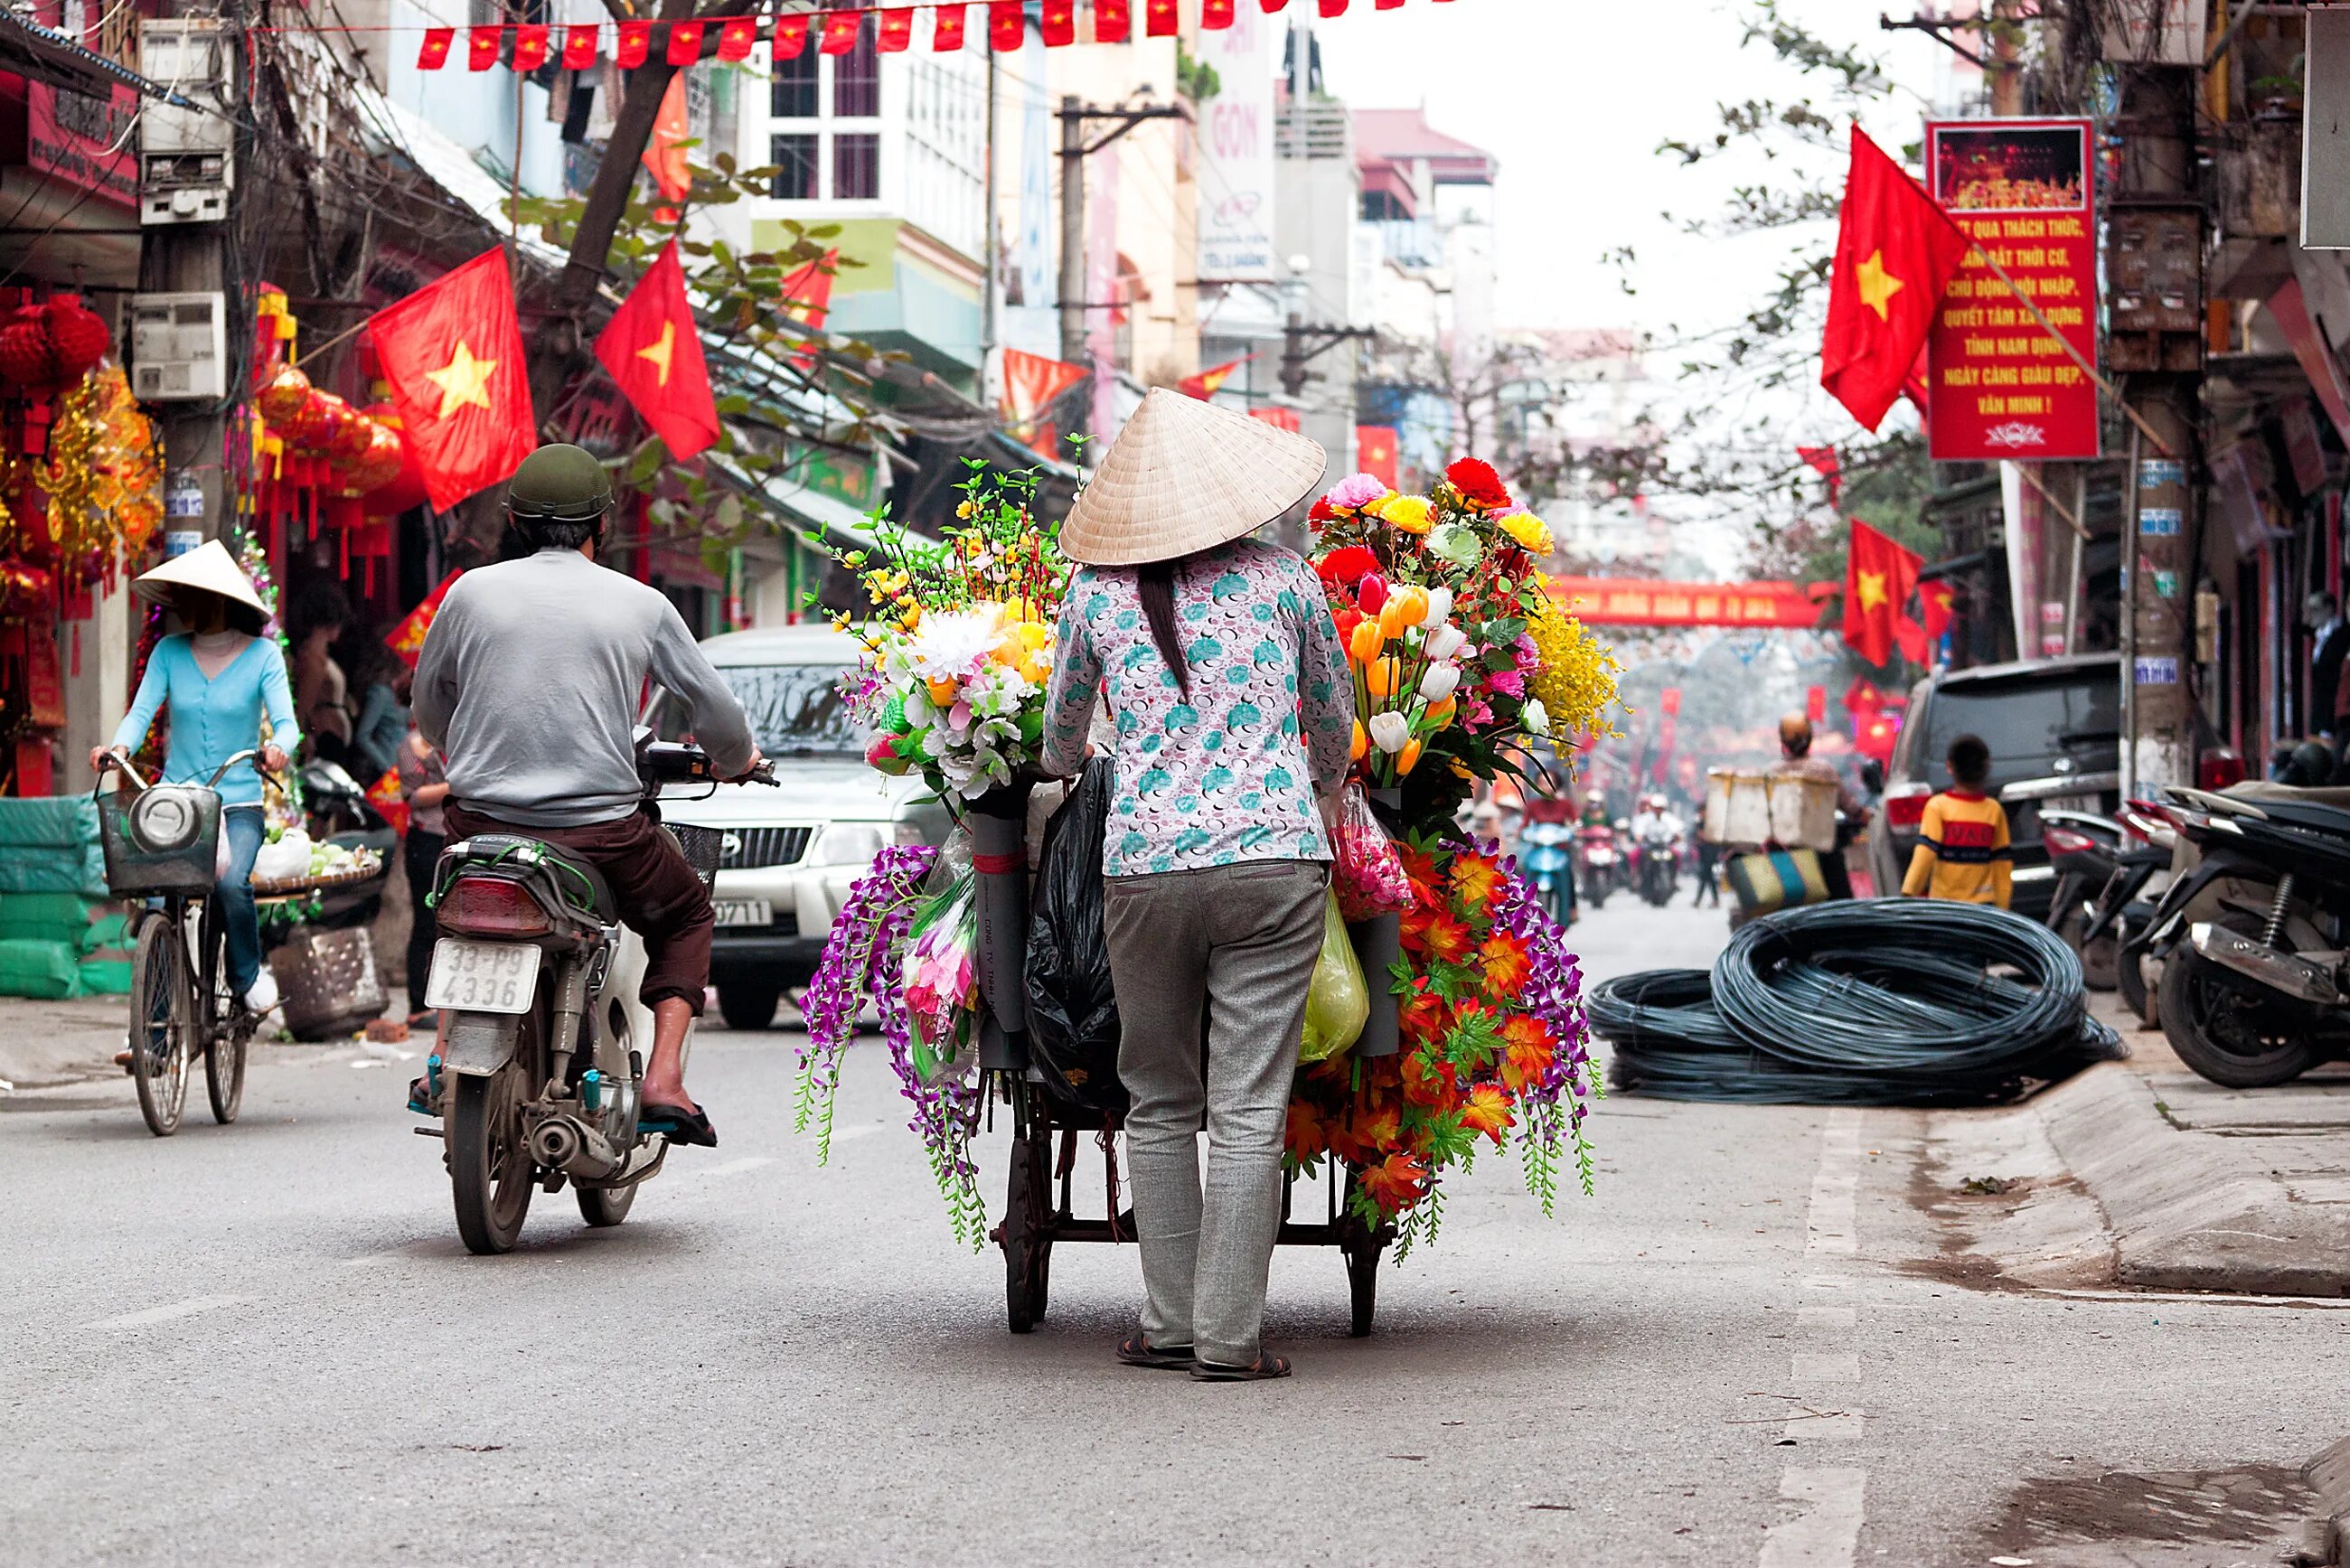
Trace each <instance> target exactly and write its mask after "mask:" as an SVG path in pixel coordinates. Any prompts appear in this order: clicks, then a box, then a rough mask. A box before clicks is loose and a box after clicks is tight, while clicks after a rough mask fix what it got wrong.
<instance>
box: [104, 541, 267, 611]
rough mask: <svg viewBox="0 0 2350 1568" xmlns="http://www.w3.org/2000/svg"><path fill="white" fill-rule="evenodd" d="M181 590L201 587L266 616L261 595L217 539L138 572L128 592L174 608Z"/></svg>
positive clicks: (206, 591) (225, 546)
mask: <svg viewBox="0 0 2350 1568" xmlns="http://www.w3.org/2000/svg"><path fill="white" fill-rule="evenodd" d="M182 588H201V589H202V590H203V591H204V592H205V593H208V594H218V595H220V597H223V598H224V599H229V600H232V601H234V602H235V603H237V604H241V605H249V606H251V607H252V608H253V613H254V614H255V615H258V616H264V617H265V616H267V615H268V614H269V611H268V610H267V609H266V608H265V607H263V605H262V603H261V596H260V595H259V594H256V593H255V592H254V591H253V583H252V580H251V579H250V578H248V577H247V576H245V575H244V568H243V567H241V566H238V565H237V564H236V558H235V557H234V556H231V555H230V554H229V553H228V546H227V545H224V544H222V543H221V542H220V541H219V540H218V539H207V540H205V541H204V542H203V544H201V545H197V546H196V547H195V548H194V549H192V550H191V551H189V552H188V553H187V554H186V555H184V556H172V558H171V559H170V560H168V561H166V562H164V563H163V564H162V565H161V566H158V567H156V568H155V569H154V570H153V571H151V572H142V573H140V575H139V576H137V577H135V578H133V579H132V580H131V584H130V591H131V592H132V593H135V594H137V595H138V596H139V597H140V598H142V599H151V600H152V601H154V602H155V603H157V604H161V605H171V606H172V607H175V608H176V607H178V605H179V597H178V593H179V590H180V589H182Z"/></svg>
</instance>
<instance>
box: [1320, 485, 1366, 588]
mask: <svg viewBox="0 0 2350 1568" xmlns="http://www.w3.org/2000/svg"><path fill="white" fill-rule="evenodd" d="M1316 504H1317V505H1318V504H1319V503H1316ZM1378 569H1379V558H1378V556H1374V555H1372V554H1371V553H1370V552H1369V551H1368V550H1366V549H1365V548H1363V546H1361V545H1347V546H1346V547H1345V548H1344V549H1338V550H1333V551H1331V552H1330V553H1329V554H1328V555H1326V556H1323V557H1322V558H1321V559H1320V560H1318V561H1316V562H1315V563H1314V570H1315V573H1316V574H1317V575H1319V576H1320V577H1321V578H1322V580H1323V582H1325V583H1326V584H1329V585H1331V586H1333V587H1349V588H1351V587H1354V586H1355V585H1356V584H1357V583H1359V582H1361V581H1362V580H1363V579H1364V578H1365V577H1366V576H1369V575H1370V574H1371V573H1373V572H1376V571H1378Z"/></svg>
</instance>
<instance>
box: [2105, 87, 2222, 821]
mask: <svg viewBox="0 0 2350 1568" xmlns="http://www.w3.org/2000/svg"><path fill="white" fill-rule="evenodd" d="M2111 129H2112V131H2113V132H2115V133H2117V134H2118V136H2119V138H2120V140H2121V144H2122V158H2121V168H2120V174H2119V178H2118V180H2117V181H2116V189H2115V191H2114V192H2113V193H2112V195H2111V197H2110V199H2109V201H2108V203H2107V211H2106V247H2107V249H2106V277H2107V283H2106V288H2107V290H2108V300H2107V306H2108V310H2107V321H2108V333H2107V337H2106V363H2107V365H2108V366H2109V367H2110V368H2111V369H2114V370H2116V371H2118V372H2121V380H2122V389H2123V392H2122V395H2123V400H2124V402H2125V403H2126V407H2127V410H2129V411H2132V412H2134V413H2135V415H2136V416H2137V418H2136V420H2135V421H2134V423H2135V424H2137V426H2138V427H2140V428H2138V429H2134V430H2133V431H2132V432H2131V435H2130V454H2131V457H2132V459H2133V460H2134V461H2133V462H2132V465H2131V469H2130V472H2128V473H2127V475H2126V494H2127V495H2128V497H2129V500H2130V505H2129V507H2128V513H2129V515H2128V516H2127V517H2126V520H2125V525H2126V528H2127V529H2128V534H2127V535H2126V537H2125V538H2124V540H2123V546H2124V552H2125V563H2126V573H2125V582H2126V588H2125V595H2126V600H2127V603H2126V607H2125V613H2124V617H2123V659H2122V682H2123V685H2122V698H2123V704H2122V705H2123V715H2122V722H2123V729H2124V732H2125V733H2124V737H2123V738H2124V745H2123V748H2122V756H2121V765H2122V787H2123V788H2124V790H2125V791H2128V792H2134V793H2135V792H2142V791H2145V790H2148V789H2151V788H2153V787H2155V786H2157V785H2159V784H2185V783H2191V782H2192V780H2193V777H2194V773H2195V760H2196V759H2195V755H2194V745H2193V735H2192V727H2191V726H2192V722H2193V718H2194V704H2195V693H2194V688H2193V674H2194V669H2195V659H2194V645H2193V641H2192V638H2193V633H2194V628H2193V625H2192V623H2191V621H2190V618H2189V607H2190V606H2192V605H2193V604H2194V603H2195V597H2196V596H2195V587H2196V585H2195V578H2196V576H2197V571H2198V565H2197V564H2198V562H2199V559H2200V557H2201V550H2200V547H2199V545H2200V539H2201V533H2202V507H2201V504H2200V502H2201V494H2202V484H2201V472H2200V463H2199V452H2198V443H2197V440H2196V436H2197V426H2198V414H2199V410H2200V407H2201V392H2202V385H2201V383H2202V366H2203V349H2204V341H2205V335H2204V330H2203V327H2204V322H2203V282H2202V249H2203V213H2202V209H2201V207H2200V204H2199V202H2198V200H2197V198H2196V196H2195V194H2194V190H2195V187H2194V184H2193V179H2194V162H2195V77H2194V72H2193V70H2192V68H2191V67H2185V66H2170V65H2152V64H2130V65H2126V66H2124V67H2122V81H2121V112H2120V114H2119V115H2117V116H2116V118H2115V119H2114V120H2113V121H2112V122H2111ZM2163 448H2168V451H2164V450H2161V449H2163Z"/></svg>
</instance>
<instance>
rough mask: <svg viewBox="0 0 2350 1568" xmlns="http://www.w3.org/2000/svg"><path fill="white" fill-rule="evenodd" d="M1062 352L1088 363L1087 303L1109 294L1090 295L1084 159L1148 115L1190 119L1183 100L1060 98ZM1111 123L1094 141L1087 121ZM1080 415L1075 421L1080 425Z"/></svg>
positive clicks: (1073, 425)
mask: <svg viewBox="0 0 2350 1568" xmlns="http://www.w3.org/2000/svg"><path fill="white" fill-rule="evenodd" d="M1059 112H1060V120H1061V358H1063V359H1066V360H1067V361H1068V362H1069V363H1070V364H1072V365H1082V364H1084V363H1086V307H1087V306H1088V305H1107V304H1108V303H1109V302H1108V301H1107V300H1088V299H1087V297H1086V160H1087V158H1089V157H1091V156H1092V155H1093V154H1095V153H1097V152H1099V151H1101V150H1102V149H1103V148H1105V147H1107V146H1108V145H1109V144H1110V143H1111V142H1113V141H1116V140H1118V138H1119V137H1121V136H1124V135H1125V134H1126V133H1127V132H1128V131H1129V130H1133V129H1134V128H1135V127H1136V126H1138V125H1140V124H1141V123H1142V122H1143V121H1144V120H1146V119H1191V110H1189V109H1185V108H1184V107H1183V106H1182V105H1180V104H1173V103H1169V104H1139V105H1136V106H1134V107H1132V108H1127V107H1123V106H1121V107H1118V108H1113V109H1097V108H1095V107H1094V106H1092V105H1090V104H1087V103H1085V102H1083V101H1081V100H1080V99H1077V98H1076V96H1075V95H1069V96H1065V97H1064V98H1063V99H1061V108H1060V111H1059ZM1095 123H1103V124H1107V125H1108V126H1109V129H1108V130H1106V131H1104V132H1103V133H1102V134H1101V135H1100V136H1098V137H1097V138H1095V139H1094V140H1092V141H1090V142H1089V141H1087V140H1086V127H1087V125H1089V124H1095ZM1083 423H1084V421H1083V418H1082V416H1081V417H1080V418H1079V419H1076V420H1073V421H1071V428H1072V429H1073V430H1074V429H1076V428H1078V427H1080V426H1081V425H1082V424H1083Z"/></svg>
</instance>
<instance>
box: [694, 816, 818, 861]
mask: <svg viewBox="0 0 2350 1568" xmlns="http://www.w3.org/2000/svg"><path fill="white" fill-rule="evenodd" d="M815 831H816V830H815V829H814V828H810V827H730V828H728V829H727V830H726V836H725V838H724V840H723V844H722V846H721V848H720V850H719V856H718V868H719V869H720V870H721V871H755V870H758V869H760V868H761V867H768V866H791V865H795V864H796V863H797V862H798V860H799V857H801V856H803V855H806V853H807V846H808V839H809V838H810V837H811V836H814V834H815Z"/></svg>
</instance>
